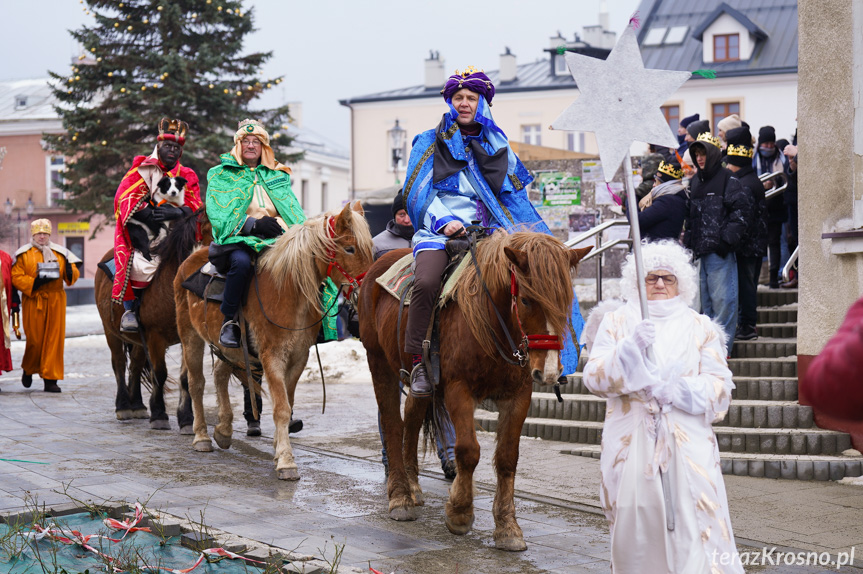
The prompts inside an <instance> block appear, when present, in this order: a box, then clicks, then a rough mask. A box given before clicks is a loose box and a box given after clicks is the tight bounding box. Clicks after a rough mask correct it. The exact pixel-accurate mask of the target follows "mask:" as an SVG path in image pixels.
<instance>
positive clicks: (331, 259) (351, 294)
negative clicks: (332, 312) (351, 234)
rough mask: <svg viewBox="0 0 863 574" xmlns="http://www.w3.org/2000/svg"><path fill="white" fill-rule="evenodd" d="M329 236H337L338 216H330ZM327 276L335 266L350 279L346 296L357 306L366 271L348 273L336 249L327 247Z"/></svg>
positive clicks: (328, 221) (328, 220)
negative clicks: (337, 258) (338, 259)
mask: <svg viewBox="0 0 863 574" xmlns="http://www.w3.org/2000/svg"><path fill="white" fill-rule="evenodd" d="M327 237H329V238H330V239H335V238H336V218H335V216H330V217H329V218H328V219H327ZM327 259H328V261H327V263H328V265H327V275H326V276H327V277H329V276H330V273H332V271H333V268H335V269H336V270H337V271H338V272H339V273H341V274H342V275H343V276H344V278H345V279H347V280H348V284H349V287H348V289H347V291H345V298H347V299H348V301H350V302H351V305H353V306H354V308H356V306H357V297H358V291H359V288H360V285H362V282H363V278H364V277H365V276H366V272H365V271H363V272H362V273H360V274H359V275H357V276H356V277H354V276H353V275H351V274H350V273H348V272H347V271H345V270H344V268H343V267H342V266H341V265H340V264H339V262H338V261H337V260H336V250H335V249H327Z"/></svg>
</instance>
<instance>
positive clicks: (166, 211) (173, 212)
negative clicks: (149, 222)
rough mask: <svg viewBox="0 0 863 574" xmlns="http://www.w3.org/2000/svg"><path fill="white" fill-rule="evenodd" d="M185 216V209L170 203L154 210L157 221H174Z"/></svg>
mask: <svg viewBox="0 0 863 574" xmlns="http://www.w3.org/2000/svg"><path fill="white" fill-rule="evenodd" d="M181 217H183V210H182V209H180V208H179V207H175V206H173V205H170V204H165V205H160V206H159V207H157V208H155V209H154V210H153V219H154V220H155V221H174V220H175V219H180V218H181Z"/></svg>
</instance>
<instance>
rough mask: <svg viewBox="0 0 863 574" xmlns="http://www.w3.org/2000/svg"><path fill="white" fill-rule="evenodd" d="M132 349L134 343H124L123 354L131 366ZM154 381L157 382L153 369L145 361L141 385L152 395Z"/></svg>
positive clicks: (142, 367)
mask: <svg viewBox="0 0 863 574" xmlns="http://www.w3.org/2000/svg"><path fill="white" fill-rule="evenodd" d="M132 348H133V345H132V343H123V354H125V355H126V364H127V365H130V366H131V364H132ZM153 380H155V376H154V374H153V369H152V368H151V367H150V363H149V362H148V361H144V364H143V365H141V384H142V385H144V388H145V389H147V391H148V392H150V393H152V392H153ZM127 384H128V382H127Z"/></svg>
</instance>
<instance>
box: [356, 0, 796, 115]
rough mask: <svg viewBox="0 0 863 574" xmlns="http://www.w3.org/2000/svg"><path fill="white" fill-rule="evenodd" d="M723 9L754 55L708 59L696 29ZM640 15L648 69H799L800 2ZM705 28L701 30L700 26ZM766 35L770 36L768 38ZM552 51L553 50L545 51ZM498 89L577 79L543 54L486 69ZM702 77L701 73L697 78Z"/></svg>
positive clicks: (393, 94) (685, 0)
mask: <svg viewBox="0 0 863 574" xmlns="http://www.w3.org/2000/svg"><path fill="white" fill-rule="evenodd" d="M723 11H725V12H728V13H729V14H730V15H731V16H733V17H734V18H736V19H737V20H738V21H740V22H741V23H742V24H743V25H744V26H746V27H747V29H749V30H750V31H751V32H752V33H753V35H754V36H755V37H756V40H757V43H756V45H755V50H754V51H753V53H752V57H751V58H750V59H749V60H744V61H739V62H722V63H710V64H705V63H704V62H703V61H702V53H703V52H702V43H701V41H699V40H698V39H696V38H695V37H693V32H695V31H697V30H698V29H699V27H706V25H705V23H707V24H709V23H711V22H712V21H713V20H715V19H716V18H717V17H718V16H719V15H721V13H723ZM638 13H639V15H640V17H641V30H640V32H639V42H640V43H641V44H642V45H641V54H642V57H643V59H644V65H645V67H647V68H657V69H664V70H686V71H693V70H697V69H699V68H704V67H710V68H711V69H714V70H716V72H717V74H718V75H719V76H748V75H758V74H780V73H796V72H797V1H796V0H728V1H727V2H723V1H722V0H699V1H698V2H694V1H693V0H642V2H641V5H640V6H639V8H638ZM675 26H686V27H687V30H686V35H685V37H684V39H683V42H682V43H679V44H674V45H659V46H645V45H643V41H644V38H645V36H646V35H647V33H648V31H649V30H650V29H651V28H654V27H655V28H663V27H664V28H672V27H675ZM702 32H703V30H702ZM764 36H766V38H764ZM547 51H549V52H550V50H547ZM486 74H487V75H488V77H489V78H490V79H491V81H492V82H494V85H495V88H496V90H497V93H507V92H526V91H533V90H554V89H572V88H574V87H576V86H575V81H574V80H573V79H572V76H570V75H569V74H566V75H560V76H555V75H552V73H551V62H550V61H549V59H548V58H543V59H540V60H537V61H535V62H531V63H529V64H521V65H519V66H518V71H517V75H516V78H517V79H516V80H515V81H513V82H507V83H499V82H498V77H499V72H498V71H497V70H494V71H490V72H489V71H486ZM694 80H695V81H702V80H701V78H697V77H696V78H694ZM439 95H440V88H426V87H425V86H423V85H418V86H410V87H407V88H399V89H395V90H388V91H385V92H377V93H374V94H367V95H364V96H358V97H354V98H347V99H344V100H340V103H341V104H342V105H348V104H354V103H366V102H377V101H386V100H408V99H415V98H429V97H438V96H439Z"/></svg>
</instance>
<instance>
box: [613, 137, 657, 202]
mask: <svg viewBox="0 0 863 574" xmlns="http://www.w3.org/2000/svg"><path fill="white" fill-rule="evenodd" d="M659 149H663V150H664V149H665V148H659V146H654V145H653V144H651V145H650V146H648V154H647V155H646V156H644V157H643V158H642V159H641V183H639V184H638V187H636V188H635V198H636V199H637V200H638V201H641V200H642V199H644V198H645V197H647V194H648V193H650V190H651V189H653V178H654V176H655V175H656V170H658V169H659V164H660V163H662V161H663V160H664V159H665V156H664V155H663V154H662V153H661V152H660V151H659ZM623 205H624V206H625V205H626V202H624V203H623Z"/></svg>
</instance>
